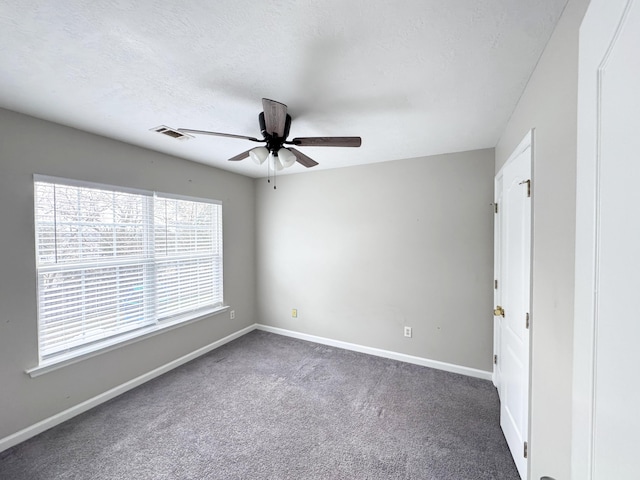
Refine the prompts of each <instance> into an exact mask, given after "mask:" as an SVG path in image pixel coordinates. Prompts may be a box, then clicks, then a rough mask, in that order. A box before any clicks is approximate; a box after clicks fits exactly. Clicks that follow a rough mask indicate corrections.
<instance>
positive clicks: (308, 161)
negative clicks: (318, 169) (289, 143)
mask: <svg viewBox="0 0 640 480" xmlns="http://www.w3.org/2000/svg"><path fill="white" fill-rule="evenodd" d="M289 150H291V153H293V154H294V155H295V156H296V159H297V161H298V163H299V164H300V165H304V166H305V167H307V168H309V167H315V166H316V165H318V162H316V161H315V160H314V159H313V158H311V157H308V156H306V155H305V154H304V153H302V152H301V151H300V150H296V149H295V148H290V149H289Z"/></svg>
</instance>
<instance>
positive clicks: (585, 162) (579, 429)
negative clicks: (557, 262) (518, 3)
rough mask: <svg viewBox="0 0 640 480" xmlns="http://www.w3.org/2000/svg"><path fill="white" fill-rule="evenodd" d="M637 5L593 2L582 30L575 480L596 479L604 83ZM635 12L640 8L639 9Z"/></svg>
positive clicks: (573, 427) (574, 411) (575, 369)
mask: <svg viewBox="0 0 640 480" xmlns="http://www.w3.org/2000/svg"><path fill="white" fill-rule="evenodd" d="M633 3H634V0H626V1H625V2H608V1H607V2H605V1H592V2H591V3H590V5H589V7H588V9H587V12H586V14H585V16H584V18H583V22H582V25H581V27H580V38H579V45H580V48H579V63H578V138H577V171H576V246H575V260H576V261H575V297H574V298H575V303H574V343H573V400H572V410H573V412H572V413H573V422H572V438H571V444H572V445H571V446H572V459H571V472H572V473H571V478H574V479H580V480H591V479H592V478H594V474H595V452H596V445H595V438H596V434H597V432H596V431H595V422H596V416H597V413H598V412H597V409H596V403H597V398H596V397H597V394H596V385H597V374H598V371H597V368H598V367H597V358H598V355H602V352H600V351H599V342H598V329H599V320H600V319H599V313H600V310H599V306H598V300H599V296H598V286H599V278H600V277H599V265H600V258H601V243H600V240H601V238H600V220H601V212H600V186H601V182H600V169H601V157H600V131H601V130H600V129H601V115H600V114H601V108H600V107H601V101H602V88H603V86H602V81H603V76H604V73H605V70H606V67H607V63H608V59H609V56H610V54H611V52H612V50H613V47H614V45H615V42H616V40H617V38H618V37H619V34H620V31H621V29H622V27H623V26H624V24H625V21H626V19H627V17H628V13H629V11H630V9H631V7H632V5H633ZM635 7H636V8H638V7H640V5H635Z"/></svg>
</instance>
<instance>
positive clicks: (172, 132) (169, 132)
mask: <svg viewBox="0 0 640 480" xmlns="http://www.w3.org/2000/svg"><path fill="white" fill-rule="evenodd" d="M151 131H152V132H158V133H161V134H162V135H166V136H167V137H171V138H176V139H178V140H189V139H190V138H194V137H193V135H189V134H187V133H182V132H179V131H178V130H176V129H175V128H170V127H167V126H166V125H160V126H159V127H155V128H152V129H151Z"/></svg>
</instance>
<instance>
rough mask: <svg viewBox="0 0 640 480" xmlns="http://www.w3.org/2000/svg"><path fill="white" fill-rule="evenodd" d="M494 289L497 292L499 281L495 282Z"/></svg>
mask: <svg viewBox="0 0 640 480" xmlns="http://www.w3.org/2000/svg"><path fill="white" fill-rule="evenodd" d="M493 288H494V289H495V290H497V289H498V280H494V281H493Z"/></svg>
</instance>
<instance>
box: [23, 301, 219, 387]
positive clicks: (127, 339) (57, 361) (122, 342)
mask: <svg viewBox="0 0 640 480" xmlns="http://www.w3.org/2000/svg"><path fill="white" fill-rule="evenodd" d="M228 309H229V306H228V305H225V306H222V307H216V308H211V309H209V310H205V311H200V312H198V313H197V314H196V315H194V316H193V317H187V318H185V317H181V318H179V319H177V320H173V321H168V322H164V323H162V324H160V325H152V326H150V327H147V328H143V329H141V330H136V331H134V332H131V333H128V334H124V335H121V336H118V337H116V338H113V339H108V340H105V341H103V342H100V343H97V344H95V345H91V346H88V347H85V348H81V349H78V350H75V351H73V352H70V353H64V354H60V355H56V356H55V357H52V358H49V359H46V360H43V361H41V362H40V364H39V365H38V366H37V367H34V368H30V369H28V370H26V371H25V373H27V374H28V375H29V376H30V377H31V378H35V377H39V376H40V375H44V374H45V373H49V372H52V371H54V370H57V369H59V368H62V367H66V366H67V365H72V364H74V363H77V362H80V361H82V360H85V359H87V358H91V357H95V356H97V355H101V354H103V353H106V352H110V351H112V350H116V349H118V348H120V347H124V346H126V345H131V344H132V343H136V342H139V341H141V340H145V339H147V338H149V337H153V336H154V335H157V334H159V333H164V332H167V331H169V330H173V329H174V328H178V327H181V326H183V325H189V324H191V323H194V322H197V321H199V320H203V319H204V318H207V317H210V316H211V315H218V314H220V313H223V312H226V311H227V310H228Z"/></svg>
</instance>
